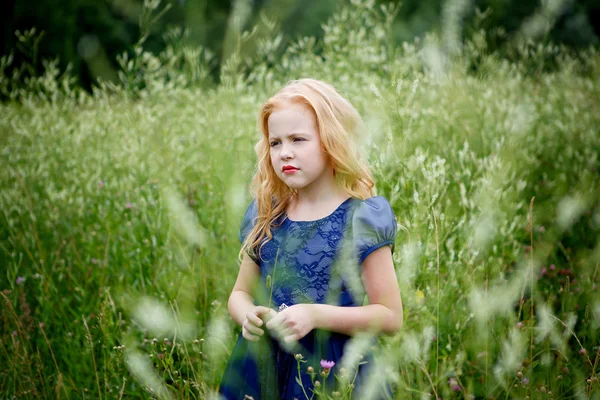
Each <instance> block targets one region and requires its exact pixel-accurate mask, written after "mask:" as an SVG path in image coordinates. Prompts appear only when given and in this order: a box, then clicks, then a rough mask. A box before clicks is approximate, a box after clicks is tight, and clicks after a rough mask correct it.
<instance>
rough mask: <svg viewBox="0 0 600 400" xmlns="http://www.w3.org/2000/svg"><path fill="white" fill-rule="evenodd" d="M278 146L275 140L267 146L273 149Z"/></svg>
mask: <svg viewBox="0 0 600 400" xmlns="http://www.w3.org/2000/svg"><path fill="white" fill-rule="evenodd" d="M278 144H279V142H278V141H277V140H273V141H272V142H271V143H269V146H271V147H274V146H277V145H278Z"/></svg>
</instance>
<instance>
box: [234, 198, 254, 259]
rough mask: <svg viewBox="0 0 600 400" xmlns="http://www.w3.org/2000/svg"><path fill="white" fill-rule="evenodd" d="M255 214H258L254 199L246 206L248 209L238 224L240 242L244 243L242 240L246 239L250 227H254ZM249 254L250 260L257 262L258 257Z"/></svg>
mask: <svg viewBox="0 0 600 400" xmlns="http://www.w3.org/2000/svg"><path fill="white" fill-rule="evenodd" d="M257 216H258V208H257V205H256V200H252V202H251V203H250V205H249V206H248V209H246V212H245V213H244V217H243V218H242V223H241V225H240V232H239V239H240V243H244V241H245V240H246V236H248V234H249V233H250V231H251V230H252V228H254V223H255V222H256V217H257ZM249 255H250V258H252V260H253V261H254V262H255V263H258V259H257V258H256V257H255V256H254V255H252V254H249Z"/></svg>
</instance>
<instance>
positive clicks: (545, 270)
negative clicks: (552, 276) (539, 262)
mask: <svg viewBox="0 0 600 400" xmlns="http://www.w3.org/2000/svg"><path fill="white" fill-rule="evenodd" d="M547 274H548V270H547V269H546V267H544V268H542V272H541V275H542V276H545V275H547Z"/></svg>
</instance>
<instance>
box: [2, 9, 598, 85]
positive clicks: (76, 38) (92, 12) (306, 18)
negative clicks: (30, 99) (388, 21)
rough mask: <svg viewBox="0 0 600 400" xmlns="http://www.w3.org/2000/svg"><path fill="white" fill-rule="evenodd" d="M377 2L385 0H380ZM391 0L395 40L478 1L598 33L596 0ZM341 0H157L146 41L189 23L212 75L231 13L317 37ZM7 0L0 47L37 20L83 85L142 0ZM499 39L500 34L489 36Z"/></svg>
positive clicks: (123, 44)
mask: <svg viewBox="0 0 600 400" xmlns="http://www.w3.org/2000/svg"><path fill="white" fill-rule="evenodd" d="M376 3H380V4H386V3H390V2H388V1H382V0H377V1H376ZM391 3H396V4H397V3H401V7H400V9H399V13H398V16H397V18H396V19H395V22H394V26H393V38H394V39H395V40H396V41H397V42H398V43H401V42H403V41H412V40H413V38H414V37H415V36H422V35H424V34H425V33H426V32H429V31H439V30H440V29H441V22H440V21H441V20H442V18H443V14H444V12H445V10H448V9H451V8H452V7H455V8H462V9H465V10H466V11H465V13H464V14H465V15H462V17H463V18H464V20H465V22H466V24H467V26H466V29H465V34H467V35H468V34H469V26H468V24H469V21H472V20H473V18H472V17H473V15H474V14H475V12H476V11H475V10H476V9H479V10H481V11H485V10H486V9H488V8H489V9H490V10H491V15H490V16H489V17H488V18H487V19H486V22H485V23H486V27H487V28H491V27H498V26H502V27H504V28H505V29H506V32H507V33H508V34H510V33H512V32H515V31H517V30H518V29H519V27H520V26H522V25H523V23H524V22H526V20H527V19H528V18H530V17H531V16H532V15H534V13H535V12H536V10H539V9H540V8H541V7H543V6H544V5H545V6H548V7H546V8H549V9H552V8H553V7H555V8H556V10H554V13H555V15H553V17H554V21H553V22H554V24H553V26H552V29H551V30H550V32H549V34H548V37H546V38H545V39H546V40H551V41H554V42H557V43H563V44H566V45H569V46H573V47H587V46H588V45H590V44H596V43H598V41H599V40H598V38H599V36H600V23H599V22H600V2H599V1H596V0H579V1H545V2H541V1H532V0H526V1H523V0H475V1H470V0H466V1H465V0H459V1H447V2H442V1H441V0H427V1H421V0H405V1H402V2H400V1H398V0H394V1H391ZM341 4H342V2H341V1H339V0H318V1H301V0H218V1H217V0H167V1H166V2H162V4H161V8H163V7H165V6H166V8H165V13H164V15H163V16H162V17H161V18H158V19H157V21H156V22H155V23H154V24H153V25H152V28H151V33H150V35H149V36H148V38H147V40H146V42H145V43H144V48H145V49H146V50H150V51H153V52H158V51H160V50H162V49H164V47H165V45H166V43H165V40H164V38H163V33H164V32H165V31H166V29H167V28H168V27H171V26H176V27H181V28H184V29H188V30H189V33H190V34H189V36H188V37H187V39H186V40H188V41H189V42H190V43H188V44H192V45H200V46H203V47H204V48H206V49H209V50H210V51H211V52H212V53H213V54H214V55H216V57H215V58H214V62H213V63H212V64H211V71H210V75H211V77H212V78H213V79H214V80H215V81H216V80H218V76H219V71H220V66H221V64H222V62H223V60H225V59H226V57H227V55H228V54H229V52H230V46H231V40H232V39H231V38H232V37H233V35H231V31H232V30H233V29H234V23H235V22H234V21H235V20H236V19H235V18H234V16H237V20H238V21H239V24H238V26H239V28H240V30H242V31H243V30H245V29H249V28H250V27H252V26H255V25H256V24H257V23H258V21H259V20H260V18H261V15H264V16H267V17H268V18H269V19H270V20H273V21H276V22H277V23H278V24H279V30H280V31H281V33H283V34H284V38H285V39H284V40H286V41H289V40H294V39H295V38H298V37H300V36H313V37H317V38H321V37H322V36H323V31H322V29H321V25H322V24H323V23H325V21H326V20H327V19H328V18H329V17H330V16H331V15H332V14H333V13H334V11H335V10H336V9H337V8H339V7H340V6H341ZM6 7H7V8H6V9H5V12H4V13H2V17H1V18H2V27H3V39H2V46H3V47H2V54H8V53H10V52H11V51H13V50H14V49H16V48H18V45H19V43H18V38H17V37H16V36H15V35H14V32H15V31H16V30H20V31H21V32H23V31H24V30H26V29H30V28H32V27H36V28H37V30H38V31H40V30H42V31H44V37H43V38H42V39H41V41H40V42H39V53H38V54H37V55H36V57H37V58H38V59H48V58H55V57H58V58H59V60H60V69H61V70H63V69H64V68H66V66H67V65H69V64H70V65H71V66H72V68H73V72H72V73H73V75H75V76H76V77H77V78H79V80H80V83H81V84H82V85H83V86H84V87H86V88H88V89H89V88H90V87H91V85H92V83H93V82H94V80H95V78H97V77H98V76H102V77H103V78H107V79H111V80H114V79H115V77H116V71H117V70H118V65H117V61H116V59H117V55H119V54H122V53H123V52H125V51H126V52H129V53H130V54H131V53H132V48H133V45H134V44H135V43H136V42H137V41H138V39H139V37H140V27H139V19H140V16H141V14H142V10H143V1H141V0H61V1H57V0H31V1H9V2H8V5H7V6H6ZM501 45H502V43H501V42H500V43H493V44H492V46H501ZM284 47H285V43H284ZM27 57H31V56H27V55H25V54H23V53H20V52H15V61H16V63H15V64H16V65H19V64H20V61H31V60H26V58H27ZM24 59H25V60H24Z"/></svg>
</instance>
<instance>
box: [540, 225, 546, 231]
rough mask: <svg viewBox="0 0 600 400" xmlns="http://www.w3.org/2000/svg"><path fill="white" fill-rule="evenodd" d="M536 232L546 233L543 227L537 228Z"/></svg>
mask: <svg viewBox="0 0 600 400" xmlns="http://www.w3.org/2000/svg"><path fill="white" fill-rule="evenodd" d="M538 232H541V233H544V232H546V228H544V226H543V225H542V226H540V227H539V228H538Z"/></svg>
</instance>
